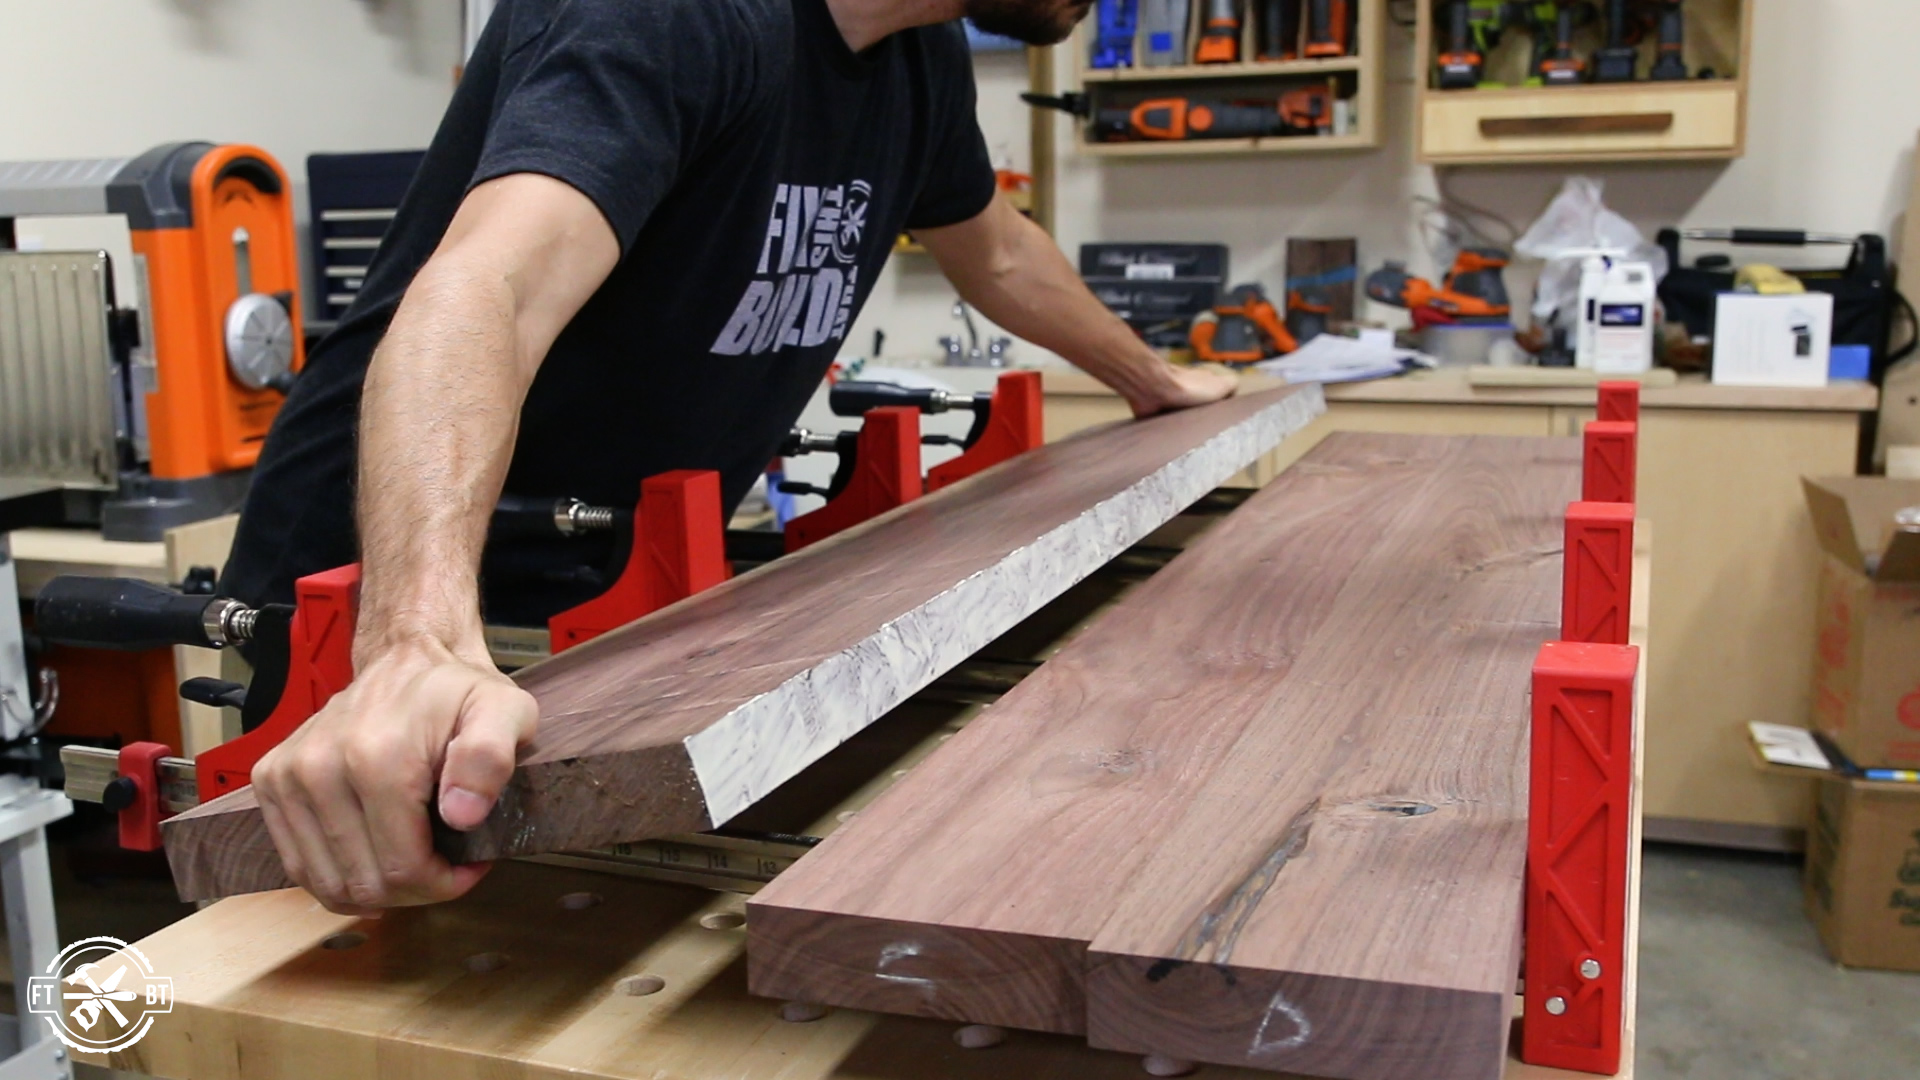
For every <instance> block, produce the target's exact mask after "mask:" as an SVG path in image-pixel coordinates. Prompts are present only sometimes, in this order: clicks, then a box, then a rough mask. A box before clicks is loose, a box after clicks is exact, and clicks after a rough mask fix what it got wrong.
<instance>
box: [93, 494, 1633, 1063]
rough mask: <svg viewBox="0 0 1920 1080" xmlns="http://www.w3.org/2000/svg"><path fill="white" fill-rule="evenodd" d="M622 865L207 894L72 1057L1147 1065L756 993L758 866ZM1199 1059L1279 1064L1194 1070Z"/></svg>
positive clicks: (1146, 547) (828, 763)
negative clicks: (365, 912)
mask: <svg viewBox="0 0 1920 1080" xmlns="http://www.w3.org/2000/svg"><path fill="white" fill-rule="evenodd" d="M1233 505H1236V501H1235V500H1233V499H1231V498H1220V499H1215V500H1209V501H1208V503H1206V504H1203V506H1202V507H1201V508H1200V509H1199V511H1198V512H1193V513H1189V514H1187V515H1184V516H1182V517H1180V518H1177V519H1175V520H1174V521H1173V522H1171V523H1169V524H1168V525H1167V526H1165V527H1163V528H1162V529H1160V530H1159V531H1157V532H1156V533H1155V534H1153V535H1152V536H1150V537H1148V538H1147V539H1146V540H1145V541H1143V542H1142V543H1141V544H1140V545H1139V546H1137V547H1136V548H1134V549H1132V550H1131V551H1129V552H1128V553H1127V554H1126V555H1123V556H1122V557H1121V558H1120V559H1117V560H1115V562H1114V563H1113V564H1110V566H1109V567H1108V568H1107V569H1105V570H1103V571H1100V572H1097V573H1096V574H1095V575H1094V576H1092V577H1091V578H1089V579H1087V580H1086V581H1084V582H1082V583H1081V584H1080V585H1078V586H1075V587H1074V588H1072V589H1071V590H1069V591H1068V592H1067V593H1066V594H1064V595H1063V596H1062V597H1060V598H1059V599H1058V600H1056V601H1054V602H1053V603H1052V604H1050V605H1048V606H1047V607H1045V608H1043V609H1041V610H1040V611H1039V612H1038V613H1036V614H1035V615H1033V616H1032V617H1030V618H1029V619H1027V620H1026V621H1025V622H1023V623H1021V624H1020V625H1019V626H1017V627H1016V628H1015V629H1013V630H1012V631H1010V632H1008V633H1007V634H1005V635H1004V636H1003V637H1001V638H1000V639H999V640H997V641H996V642H994V643H993V644H992V645H990V646H988V647H987V648H986V649H983V650H982V651H981V652H980V653H979V654H977V655H976V657H975V658H974V660H973V661H972V662H971V663H970V664H969V665H967V666H966V667H964V668H963V669H961V670H959V671H956V672H955V673H954V674H953V675H952V676H949V677H946V678H943V679H941V680H940V681H938V682H936V683H935V684H934V685H933V686H931V687H929V688H928V689H927V690H925V691H923V692H921V693H920V694H919V695H917V696H916V697H914V698H912V699H910V700H909V701H908V702H907V703H906V704H904V705H902V706H900V707H899V708H897V709H895V710H894V711H893V712H892V713H891V714H889V715H888V716H887V717H885V718H883V719H882V720H881V721H879V722H878V723H875V724H874V725H872V726H871V727H869V728H867V729H866V730H865V731H864V732H862V733H861V734H859V735H857V736H855V737H854V738H853V739H852V740H851V741H849V742H848V743H846V744H845V745H844V746H842V747H841V748H840V749H838V750H836V751H834V752H833V753H831V754H829V755H828V756H827V757H826V758H824V759H822V760H821V761H820V762H818V763H816V764H815V765H814V766H812V767H810V768H809V769H808V770H807V771H805V772H804V773H802V774H801V775H800V776H799V777H798V778H796V779H795V780H793V781H791V782H789V783H788V784H787V785H785V786H784V787H782V788H780V789H779V790H777V791H776V792H775V793H774V794H773V795H772V796H770V797H769V798H767V799H765V800H764V801H762V802H761V803H760V804H758V805H756V806H755V807H754V808H753V809H751V810H750V811H748V812H747V813H746V814H745V815H742V817H740V818H738V819H736V820H735V821H733V822H731V823H730V826H731V827H738V828H742V829H748V830H757V831H763V832H792V833H811V834H813V835H824V834H826V833H828V832H830V831H832V830H833V829H834V828H835V827H837V825H839V824H840V823H842V822H844V821H847V820H851V818H852V817H853V815H855V814H857V813H858V812H859V811H860V809H861V807H863V806H865V805H866V804H867V803H868V802H870V801H871V800H872V799H873V798H874V797H876V796H877V795H878V794H879V792H881V791H882V790H884V789H885V788H886V787H887V786H889V785H890V784H891V783H893V782H894V781H895V780H897V779H898V778H900V777H902V776H905V775H907V773H908V771H909V770H911V769H913V768H914V767H915V765H916V764H917V763H918V762H920V761H921V760H923V759H924V758H926V757H927V756H928V755H929V754H931V753H932V752H933V751H934V750H935V749H937V748H938V747H939V746H940V744H941V743H942V742H944V741H945V740H946V739H948V738H950V737H951V736H952V735H953V734H954V733H955V732H956V731H958V730H959V729H960V728H961V727H962V726H963V725H965V724H966V723H967V722H968V721H969V720H970V719H971V718H972V717H973V716H975V715H976V714H978V712H979V711H980V710H981V709H982V708H983V707H985V705H986V704H987V703H989V702H991V701H992V700H994V699H995V698H996V697H997V692H996V689H995V683H996V681H999V680H1000V679H1002V678H1004V679H1008V680H1017V679H1018V678H1019V677H1020V673H1021V672H1022V671H1023V670H1031V669H1032V668H1033V667H1034V666H1035V665H1036V663H1037V662H1041V661H1044V660H1045V659H1047V658H1048V657H1049V656H1051V655H1052V654H1053V653H1054V652H1056V651H1057V650H1058V649H1059V648H1060V647H1061V646H1062V645H1063V644H1064V643H1065V642H1066V641H1068V640H1069V639H1071V638H1072V637H1073V636H1074V634H1075V633H1076V632H1077V631H1078V630H1079V629H1080V628H1081V627H1083V626H1085V625H1087V624H1088V623H1089V622H1090V621H1091V620H1092V619H1093V618H1094V617H1095V616H1096V615H1098V614H1099V613H1100V612H1101V611H1103V610H1105V609H1106V608H1107V607H1108V606H1110V605H1111V604H1112V603H1113V602H1114V601H1116V600H1117V599H1118V598H1119V597H1121V596H1122V595H1124V594H1125V593H1126V592H1127V591H1128V590H1129V589H1131V588H1132V587H1134V586H1135V585H1136V584H1138V582H1139V581H1141V580H1143V579H1144V577H1145V576H1147V575H1150V574H1151V573H1153V572H1154V571H1155V570H1156V569H1157V568H1158V566H1160V565H1164V563H1165V562H1166V560H1167V559H1168V558H1169V557H1170V555H1171V554H1172V551H1171V550H1170V549H1178V548H1180V547H1183V546H1184V545H1185V544H1186V543H1187V542H1189V541H1191V540H1192V539H1193V538H1194V537H1196V536H1198V535H1199V534H1200V533H1202V532H1203V531H1204V530H1205V529H1206V528H1208V527H1209V526H1210V525H1211V524H1212V523H1213V522H1214V521H1215V520H1217V515H1218V514H1219V513H1220V511H1221V510H1222V509H1225V508H1230V507H1231V506H1233ZM1647 545H1648V530H1645V529H1642V530H1640V533H1639V539H1638V542H1637V543H1636V559H1635V573H1634V582H1635V589H1634V594H1635V598H1636V599H1635V604H1634V610H1635V611H1636V612H1639V611H1644V610H1645V603H1644V598H1645V596H1646V585H1647V574H1646V570H1647V566H1648V558H1647V550H1648V547H1647ZM1635 623H1636V626H1635V628H1634V632H1633V640H1634V641H1635V642H1636V643H1642V642H1644V641H1645V627H1644V625H1642V624H1640V622H1639V620H1638V618H1636V620H1635ZM1005 685H1011V682H1010V681H1008V682H1006V683H1005ZM1643 685H1644V683H1643ZM1004 688H1005V686H1004V685H1002V686H1000V687H999V689H1004ZM635 847H636V849H638V848H639V847H640V846H639V845H636V846H635ZM1634 850H1635V851H1636V852H1637V850H1638V848H1637V843H1636V844H1635V847H1634ZM645 851H646V852H648V855H647V859H648V860H649V862H650V865H648V866H647V867H646V868H645V870H646V872H647V873H649V875H650V876H653V877H657V876H659V875H658V874H656V873H654V871H659V870H666V871H668V872H670V873H682V874H691V875H692V876H698V875H699V874H700V872H701V871H703V870H708V869H711V870H712V871H713V872H716V873H720V874H735V873H738V874H739V875H740V876H741V877H743V878H751V877H753V876H755V875H756V873H760V874H761V875H762V876H764V873H765V872H771V868H768V867H755V866H751V865H748V866H731V865H722V864H724V863H725V862H726V857H725V856H719V857H716V856H715V855H714V854H713V853H712V852H711V851H710V850H707V851H697V849H692V848H688V849H676V848H675V847H674V846H673V845H671V844H663V845H646V846H645ZM1063 857H1071V856H1070V853H1063ZM696 859H697V860H700V861H701V862H700V864H696V863H695V860H696ZM746 862H747V863H749V864H751V863H752V862H753V859H752V856H751V855H748V856H747V859H746ZM1632 865H1633V870H1632V874H1631V877H1630V881H1631V886H1630V889H1631V891H1630V896H1629V907H1628V910H1629V912H1630V914H1629V918H1628V938H1627V955H1628V957H1629V963H1628V974H1627V982H1626V1001H1627V1016H1628V1027H1627V1032H1626V1039H1625V1044H1624V1047H1625V1061H1626V1062H1627V1064H1626V1065H1625V1066H1623V1068H1622V1071H1621V1072H1620V1073H1619V1076H1620V1077H1622V1078H1628V1077H1631V1075H1632V1065H1631V1062H1632V1056H1633V1052H1632V1043H1633V1022H1632V1016H1633V1012H1632V1009H1633V1002H1634V997H1635V986H1636V977H1637V971H1636V969H1637V964H1636V963H1635V958H1636V956H1637V947H1638V945H1637V942H1638V918H1637V912H1638V905H1639V894H1638V882H1639V873H1638V858H1637V855H1636V856H1635V857H1634V859H1633V863H1632ZM622 869H623V868H622V866H621V865H619V864H617V863H615V862H612V861H609V860H607V859H605V858H601V857H593V856H583V857H574V856H557V857H542V858H536V859H533V860H525V861H515V862H507V863H502V864H500V865H498V866H496V868H495V869H494V871H493V873H492V874H491V875H490V876H489V877H488V878H487V879H486V880H485V881H483V882H482V883H481V885H480V886H479V887H477V888H476V889H475V890H474V892H473V893H471V894H470V895H469V896H467V897H465V898H463V899H461V900H459V901H455V902H453V903H450V904H444V905H439V906H435V907H431V908H416V909H406V910H398V911H393V912H389V913H388V914H387V915H386V916H385V917H384V918H382V919H379V920H360V919H355V918H351V917H346V916H337V915H333V914H330V913H328V912H326V911H325V910H323V909H322V908H320V907H319V906H318V905H317V904H315V903H314V902H313V901H312V900H311V899H310V898H308V897H307V896H306V895H305V894H304V893H301V892H298V891H294V890H285V891H280V892H271V893H260V894H254V895H248V896H240V897H234V898H230V899H227V900H222V901H219V902H218V903H216V904H214V905H212V906H211V907H208V908H207V909H205V910H203V911H201V912H199V913H198V914H195V915H193V916H191V917H189V918H187V919H185V920H183V921H182V922H180V923H177V924H175V925H173V926H172V927H169V928H168V929H166V930H163V931H161V932H160V933H158V934H155V935H153V936H152V937H150V938H147V939H146V940H143V941H141V942H139V943H138V945H139V947H140V948H141V950H142V951H143V952H144V953H145V954H146V956H147V957H148V958H149V959H150V960H151V962H152V964H153V965H154V969H155V971H157V972H158V973H160V974H164V975H168V976H170V977H171V978H172V979H173V984H174V987H175V1005H174V1008H173V1011H172V1014H171V1015H170V1016H167V1017H164V1018H162V1020H161V1022H160V1023H158V1024H157V1025H156V1026H155V1028H154V1029H153V1031H152V1032H151V1033H150V1034H149V1035H148V1036H147V1037H146V1038H145V1039H144V1040H143V1041H142V1042H141V1043H140V1044H139V1045H137V1046H135V1047H133V1048H131V1049H129V1050H126V1051H123V1052H120V1053H117V1054H115V1055H113V1056H112V1057H111V1059H106V1058H97V1057H96V1058H87V1057H85V1056H82V1057H81V1059H80V1060H87V1061H90V1062H91V1063H93V1064H96V1065H103V1066H110V1067H112V1068H114V1069H117V1070H123V1071H126V1072H131V1073H140V1074H147V1075H152V1076H160V1077H170V1078H174V1080H238V1078H242V1077H244V1078H246V1080H323V1078H324V1080H332V1078H349V1077H351V1078H355V1080H360V1078H369V1080H387V1078H392V1080H401V1078H414V1077H434V1078H436V1080H439V1078H480V1077H486V1078H490V1080H494V1078H501V1080H503V1078H509V1077H513V1078H521V1077H525V1078H535V1077H542V1078H544V1077H552V1078H558V1077H562V1076H566V1077H572V1078H580V1077H591V1078H607V1080H613V1078H642V1077H645V1078H650V1080H652V1078H660V1080H665V1078H684V1080H697V1078H708V1077H723V1076H725V1077H742V1078H752V1080H760V1078H773V1077H779V1078H785V1080H827V1078H845V1080H852V1078H856V1077H857V1078H863V1080H874V1078H882V1077H887V1078H899V1080H908V1078H913V1080H919V1078H929V1077H933V1078H953V1080H965V1078H981V1080H985V1078H989V1077H1008V1076H1014V1077H1023V1078H1029V1077H1030V1078H1072V1080H1101V1078H1111V1080H1130V1078H1133V1077H1138V1076H1142V1075H1145V1073H1144V1072H1143V1071H1142V1060H1141V1059H1140V1058H1137V1057H1134V1056H1130V1055H1123V1054H1117V1053H1109V1052H1101V1051H1094V1050H1091V1049H1089V1048H1088V1047H1087V1046H1086V1044H1085V1042H1084V1041H1083V1040H1082V1039H1079V1038H1074V1037H1068V1036H1052V1035H1040V1034H1033V1033H1028V1032H1019V1031H1012V1032H1001V1031H998V1030H997V1029H979V1028H962V1027H959V1026H958V1025H956V1024H954V1023H951V1022H942V1021H936V1020H923V1019H912V1018H906V1017H898V1016H883V1015H879V1014H874V1013H866V1012H859V1011H853V1010H840V1009H835V1010H822V1009H819V1008H817V1007H813V1006H809V1005H806V1004H804V1003H783V1002H777V1001H770V1000H766V999H759V998H754V997H751V996H749V995H748V993H747V989H746V983H747V979H746V957H745V945H746V934H745V931H744V929H743V924H744V901H745V897H744V896H743V895H739V893H741V892H745V891H749V890H750V889H751V888H752V887H753V886H752V885H751V884H742V883H740V882H738V881H736V882H735V883H734V884H733V885H732V888H733V889H734V890H735V891H728V892H716V891H711V890H709V889H706V888H699V887H691V886H688V885H674V884H664V883H661V882H659V881H657V880H640V879H638V878H636V877H634V876H630V874H631V873H634V872H635V871H633V870H632V869H631V868H630V867H629V868H628V870H627V872H625V873H623V872H622ZM1514 1000H1515V1007H1516V1013H1517V1011H1518V1005H1519V998H1518V997H1517V996H1516V998H1515V999H1514ZM966 1044H972V1045H973V1046H974V1047H976V1048H968V1045H966ZM983 1044H984V1045H983ZM1202 1075H1206V1076H1215V1077H1234V1078H1244V1080H1255V1078H1259V1077H1272V1076H1275V1075H1276V1074H1272V1073H1262V1072H1255V1071H1251V1070H1244V1069H1231V1068H1222V1067H1218V1066H1205V1067H1204V1068H1203V1069H1202ZM1581 1075H1585V1074H1576V1073H1567V1072H1561V1071H1558V1070H1551V1069H1542V1068H1537V1067H1533V1066H1528V1065H1524V1064H1521V1063H1519V1062H1518V1061H1517V1060H1516V1061H1512V1062H1511V1063H1510V1065H1509V1067H1508V1069H1507V1071H1506V1076H1507V1077H1508V1078H1510V1080H1572V1078H1574V1077H1576V1076H1581Z"/></svg>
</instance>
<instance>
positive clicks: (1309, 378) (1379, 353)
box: [1254, 334, 1433, 383]
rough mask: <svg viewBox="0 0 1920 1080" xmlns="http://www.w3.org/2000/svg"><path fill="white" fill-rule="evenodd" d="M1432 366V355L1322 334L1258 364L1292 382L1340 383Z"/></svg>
mask: <svg viewBox="0 0 1920 1080" xmlns="http://www.w3.org/2000/svg"><path fill="white" fill-rule="evenodd" d="M1432 365H1433V361H1432V360H1431V359H1430V358H1428V357H1425V356H1422V355H1421V354H1420V353H1418V352H1415V351H1414V350H1412V349H1400V348H1395V347H1394V346H1393V345H1391V344H1382V343H1377V342H1374V341H1361V340H1358V339H1355V338H1350V337H1339V336H1337V335H1334V334H1321V335H1320V336H1319V337H1316V338H1314V339H1313V340H1312V341H1309V342H1307V343H1306V344H1305V345H1302V346H1300V347H1299V348H1298V349H1295V350H1294V351H1293V352H1290V353H1288V354H1287V355H1285V356H1279V357H1275V358H1274V359H1272V360H1262V361H1261V362H1259V363H1258V364H1255V365H1254V367H1255V368H1257V369H1259V370H1261V371H1264V372H1266V373H1267V374H1269V375H1275V376H1278V377H1280V378H1282V379H1285V380H1287V381H1288V382H1290V383H1303V382H1320V383H1336V382H1358V381H1360V380H1362V379H1384V378H1389V377H1391V376H1394V375H1399V374H1401V373H1403V372H1406V371H1411V370H1412V369H1413V368H1416V367H1431V366H1432Z"/></svg>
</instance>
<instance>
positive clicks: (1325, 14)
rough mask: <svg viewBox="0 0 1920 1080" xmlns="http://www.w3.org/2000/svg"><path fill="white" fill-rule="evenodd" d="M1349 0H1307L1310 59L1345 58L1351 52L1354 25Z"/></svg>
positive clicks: (1307, 49) (1307, 46)
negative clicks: (1323, 57)
mask: <svg viewBox="0 0 1920 1080" xmlns="http://www.w3.org/2000/svg"><path fill="white" fill-rule="evenodd" d="M1351 19H1352V16H1351V13H1350V12H1349V11H1348V10H1347V0H1307V45H1306V48H1305V49H1303V50H1302V51H1303V52H1305V53H1306V55H1307V56H1309V57H1322V56H1345V55H1347V53H1348V52H1350V51H1351V48H1350V46H1351V44H1352V41H1351V36H1352V27H1353V23H1352V21H1351Z"/></svg>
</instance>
